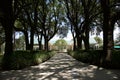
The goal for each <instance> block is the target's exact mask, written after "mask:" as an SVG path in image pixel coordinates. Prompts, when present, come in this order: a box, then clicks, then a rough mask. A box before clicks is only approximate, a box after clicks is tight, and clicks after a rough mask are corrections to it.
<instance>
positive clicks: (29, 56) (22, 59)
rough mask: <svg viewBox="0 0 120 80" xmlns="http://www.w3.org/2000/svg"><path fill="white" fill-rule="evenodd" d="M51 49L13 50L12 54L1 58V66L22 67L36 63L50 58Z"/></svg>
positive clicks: (51, 54)
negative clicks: (31, 51)
mask: <svg viewBox="0 0 120 80" xmlns="http://www.w3.org/2000/svg"><path fill="white" fill-rule="evenodd" d="M54 54H55V52H53V51H49V52H47V51H34V52H33V53H30V51H15V52H14V53H13V54H12V55H10V56H7V57H4V58H3V59H2V68H3V69H6V70H11V69H22V68H25V67H28V66H31V65H37V64H39V63H42V62H44V61H46V60H48V59H49V58H51V57H52V56H53V55H54Z"/></svg>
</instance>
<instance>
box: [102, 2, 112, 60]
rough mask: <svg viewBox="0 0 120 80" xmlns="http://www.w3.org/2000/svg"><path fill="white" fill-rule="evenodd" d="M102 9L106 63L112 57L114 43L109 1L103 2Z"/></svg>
mask: <svg viewBox="0 0 120 80" xmlns="http://www.w3.org/2000/svg"><path fill="white" fill-rule="evenodd" d="M101 7H102V9H103V17H104V18H103V40H104V43H103V51H104V57H105V59H106V61H110V60H111V59H110V55H111V53H112V47H111V46H112V43H113V36H112V35H113V32H112V31H113V30H111V26H110V25H111V24H110V7H109V0H101Z"/></svg>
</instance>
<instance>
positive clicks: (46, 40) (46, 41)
mask: <svg viewBox="0 0 120 80" xmlns="http://www.w3.org/2000/svg"><path fill="white" fill-rule="evenodd" d="M44 39H45V43H44V44H45V45H44V47H45V50H46V51H48V50H49V46H48V37H47V36H46V37H44Z"/></svg>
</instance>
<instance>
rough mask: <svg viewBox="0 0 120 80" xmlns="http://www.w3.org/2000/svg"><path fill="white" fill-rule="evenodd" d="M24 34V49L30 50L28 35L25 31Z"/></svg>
mask: <svg viewBox="0 0 120 80" xmlns="http://www.w3.org/2000/svg"><path fill="white" fill-rule="evenodd" d="M24 35H25V44H26V50H30V44H29V37H28V33H27V31H25V32H24Z"/></svg>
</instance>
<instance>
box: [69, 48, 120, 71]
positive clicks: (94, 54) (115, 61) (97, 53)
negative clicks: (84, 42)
mask: <svg viewBox="0 0 120 80" xmlns="http://www.w3.org/2000/svg"><path fill="white" fill-rule="evenodd" d="M68 54H69V55H71V56H72V57H74V58H75V59H77V60H79V61H82V62H84V63H89V64H94V65H98V66H99V65H100V59H101V57H102V55H103V54H104V52H103V51H102V50H90V51H84V50H79V51H71V52H69V53H68ZM101 66H102V67H105V68H117V69H120V51H113V52H112V57H111V61H110V62H106V61H105V60H103V64H101Z"/></svg>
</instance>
